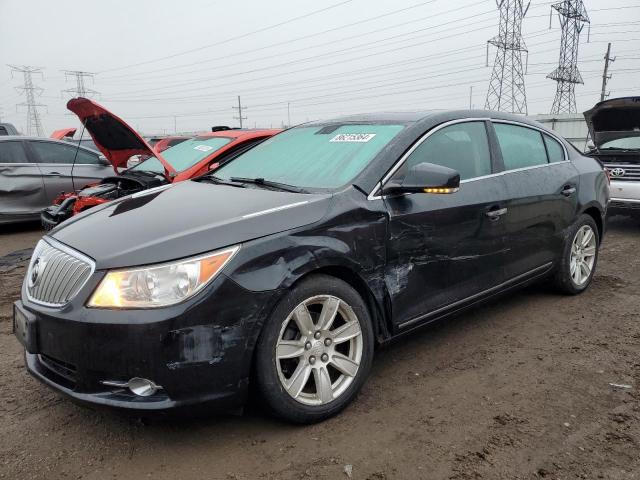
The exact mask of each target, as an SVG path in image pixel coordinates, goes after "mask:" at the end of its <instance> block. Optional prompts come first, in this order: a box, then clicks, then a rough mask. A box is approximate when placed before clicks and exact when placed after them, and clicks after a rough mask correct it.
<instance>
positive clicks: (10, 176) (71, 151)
mask: <svg viewBox="0 0 640 480" xmlns="http://www.w3.org/2000/svg"><path fill="white" fill-rule="evenodd" d="M74 161H75V165H74ZM112 173H113V170H112V168H111V165H110V164H109V162H108V161H107V160H106V158H104V156H102V154H101V153H99V152H95V151H93V150H89V149H87V148H84V147H77V146H76V145H72V144H70V143H67V142H61V141H58V140H51V139H46V138H35V137H24V136H3V137H0V223H11V222H19V221H28V220H37V219H39V218H40V212H41V210H42V209H43V208H45V207H47V206H49V205H51V203H52V202H53V200H54V199H55V198H56V197H57V196H58V195H59V194H60V193H61V192H65V191H73V190H74V189H76V188H79V187H82V186H84V185H86V184H87V183H93V182H96V181H99V180H101V179H102V178H104V177H106V176H107V175H110V174H112Z"/></svg>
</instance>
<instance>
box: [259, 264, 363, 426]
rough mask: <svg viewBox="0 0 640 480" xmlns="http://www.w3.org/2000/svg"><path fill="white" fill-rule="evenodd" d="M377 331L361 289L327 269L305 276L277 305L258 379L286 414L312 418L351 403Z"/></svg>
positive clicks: (262, 349) (261, 351)
mask: <svg viewBox="0 0 640 480" xmlns="http://www.w3.org/2000/svg"><path fill="white" fill-rule="evenodd" d="M372 357H373V331H372V327H371V321H370V317H369V313H368V311H367V308H366V305H365V304H364V301H363V300H362V298H361V297H360V295H359V294H358V293H357V292H356V291H355V290H354V289H353V288H352V287H351V286H350V285H348V284H347V283H345V282H343V281H341V280H339V279H337V278H334V277H329V276H325V275H315V276H312V277H309V278H308V279H306V280H304V281H303V282H301V283H300V284H299V285H298V286H296V287H295V288H294V289H293V290H292V291H291V292H289V293H288V294H287V295H286V297H285V298H284V299H283V300H282V301H281V302H280V304H279V305H278V306H277V307H276V309H275V310H274V312H273V314H272V315H271V317H270V318H269V320H268V322H267V324H266V325H265V328H264V331H263V333H262V335H261V338H260V340H259V342H258V346H257V364H256V370H257V381H258V386H259V389H260V392H261V394H262V396H263V397H264V399H265V401H266V403H267V405H268V406H269V408H270V409H271V410H272V411H273V412H274V413H275V414H276V415H278V416H280V417H281V418H284V419H286V420H289V421H292V422H296V423H311V422H317V421H320V420H324V419H325V418H328V417H330V416H332V415H335V414H336V413H338V412H339V411H340V410H342V409H343V408H344V407H346V406H347V405H348V404H349V403H350V402H351V400H352V399H353V398H354V397H355V395H356V394H357V392H358V390H360V387H361V386H362V384H363V383H364V381H365V379H366V377H367V375H368V373H369V370H370V367H371V361H372Z"/></svg>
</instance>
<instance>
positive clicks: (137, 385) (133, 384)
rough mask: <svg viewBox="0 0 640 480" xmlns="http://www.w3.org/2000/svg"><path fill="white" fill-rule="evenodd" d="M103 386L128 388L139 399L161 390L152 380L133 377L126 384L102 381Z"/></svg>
mask: <svg viewBox="0 0 640 480" xmlns="http://www.w3.org/2000/svg"><path fill="white" fill-rule="evenodd" d="M100 383H102V384H103V385H108V386H110V387H121V388H128V389H129V390H130V391H131V393H133V394H134V395H138V396H139V397H149V396H151V395H153V394H154V393H156V392H157V391H158V390H162V387H161V386H160V385H156V384H155V383H154V382H153V381H152V380H148V379H146V378H140V377H134V378H132V379H130V380H129V381H128V382H118V381H114V380H103V381H102V382H100Z"/></svg>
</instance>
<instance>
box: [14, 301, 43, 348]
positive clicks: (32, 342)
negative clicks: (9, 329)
mask: <svg viewBox="0 0 640 480" xmlns="http://www.w3.org/2000/svg"><path fill="white" fill-rule="evenodd" d="M13 334H14V335H15V336H16V338H17V339H18V341H19V342H20V343H21V344H22V345H23V346H24V348H25V349H26V350H27V352H29V353H37V351H36V338H37V337H36V317H35V315H33V314H32V313H29V312H27V311H26V310H24V309H23V308H22V307H21V306H20V305H18V303H17V302H16V303H14V304H13Z"/></svg>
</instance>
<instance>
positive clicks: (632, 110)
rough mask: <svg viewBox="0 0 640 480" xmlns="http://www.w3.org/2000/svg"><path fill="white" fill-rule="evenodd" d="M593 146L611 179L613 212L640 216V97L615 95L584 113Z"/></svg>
mask: <svg viewBox="0 0 640 480" xmlns="http://www.w3.org/2000/svg"><path fill="white" fill-rule="evenodd" d="M584 118H585V119H586V121H587V125H588V126H589V133H590V136H591V139H592V141H593V148H592V149H591V151H590V152H589V153H588V154H587V155H589V156H591V157H593V158H596V159H598V160H599V161H600V162H602V163H603V164H604V166H605V167H606V169H607V171H608V172H609V177H610V178H611V204H610V205H609V213H610V214H611V215H616V214H623V215H632V216H634V217H635V218H637V219H640V97H625V98H612V99H610V100H605V101H604V102H600V103H597V104H596V105H595V106H594V107H593V108H592V109H591V110H588V111H586V112H584Z"/></svg>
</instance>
